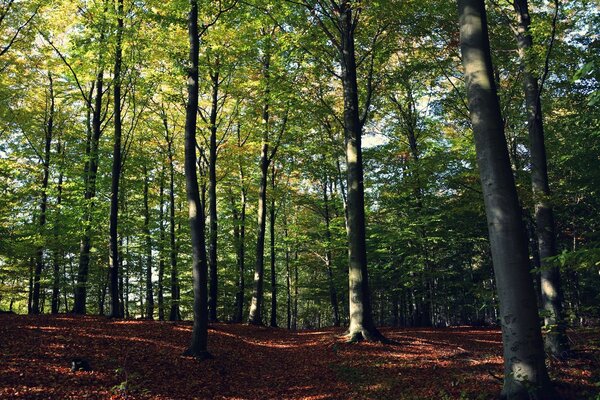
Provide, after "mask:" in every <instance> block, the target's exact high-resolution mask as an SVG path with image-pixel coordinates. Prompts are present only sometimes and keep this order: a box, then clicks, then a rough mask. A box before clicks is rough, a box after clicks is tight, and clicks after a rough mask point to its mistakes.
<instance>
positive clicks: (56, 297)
mask: <svg viewBox="0 0 600 400" xmlns="http://www.w3.org/2000/svg"><path fill="white" fill-rule="evenodd" d="M56 155H57V156H59V157H61V159H62V160H64V148H63V145H62V143H61V141H60V140H59V141H58V143H57V144H56ZM61 163H62V162H61ZM59 168H60V171H59V173H58V184H57V185H56V191H57V196H56V208H57V210H58V215H57V221H56V222H55V223H54V241H55V248H54V251H53V253H54V254H53V258H54V260H53V269H54V271H53V278H52V314H58V311H59V308H60V264H61V263H60V258H61V245H60V244H59V224H60V222H59V221H61V207H62V190H63V180H64V173H63V168H62V165H61V166H60V167H59ZM65 310H67V307H66V302H65Z"/></svg>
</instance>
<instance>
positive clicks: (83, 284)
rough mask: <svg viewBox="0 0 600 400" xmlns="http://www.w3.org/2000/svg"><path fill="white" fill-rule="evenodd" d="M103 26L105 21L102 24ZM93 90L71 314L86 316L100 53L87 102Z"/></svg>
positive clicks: (101, 79)
mask: <svg viewBox="0 0 600 400" xmlns="http://www.w3.org/2000/svg"><path fill="white" fill-rule="evenodd" d="M103 11H104V12H103V15H102V18H105V15H106V13H107V11H108V1H105V2H104V10H103ZM103 22H105V21H104V20H103ZM105 29H106V28H105V26H104V25H103V26H102V28H101V29H100V34H99V37H98V43H99V44H103V43H104V38H105ZM94 87H95V88H96V96H95V97H94V105H93V107H92V105H91V104H89V105H88V112H89V111H90V109H91V112H92V127H91V132H90V129H89V123H88V140H87V145H86V161H85V165H84V171H83V183H84V188H85V189H84V190H85V192H84V201H85V204H84V207H85V212H84V221H83V234H82V237H81V241H80V246H79V266H78V269H77V284H76V285H75V299H74V305H73V312H74V313H75V314H85V313H86V301H87V280H88V275H89V267H90V249H91V247H92V240H91V232H90V231H91V225H92V219H93V215H92V210H93V208H94V202H93V199H94V198H95V197H96V177H97V175H98V161H99V153H98V147H99V143H100V136H101V134H102V97H103V95H104V58H103V54H102V50H100V51H99V53H98V73H97V75H96V81H95V83H94V85H93V87H92V91H91V92H90V99H91V97H92V94H93V88H94ZM90 103H91V101H90ZM88 121H89V120H88Z"/></svg>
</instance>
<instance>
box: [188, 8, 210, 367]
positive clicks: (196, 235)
mask: <svg viewBox="0 0 600 400" xmlns="http://www.w3.org/2000/svg"><path fill="white" fill-rule="evenodd" d="M188 38H189V42H190V52H189V61H190V66H189V68H188V71H187V83H188V85H187V86H188V87H187V90H188V99H187V104H186V109H185V141H184V146H185V161H184V169H185V187H186V195H187V202H188V212H189V214H188V215H189V222H190V228H191V239H192V253H193V255H192V281H193V288H194V306H193V311H194V325H193V328H192V338H191V342H190V346H189V347H188V348H187V350H186V351H185V352H184V354H185V355H189V356H193V357H196V358H198V359H206V358H210V357H211V355H210V353H209V352H208V349H207V345H208V292H207V287H206V285H207V275H208V264H207V260H206V237H205V233H204V207H203V205H202V204H201V202H200V191H199V188H198V173H197V171H196V160H197V157H196V123H197V114H198V57H199V50H200V38H199V34H198V0H190V11H189V14H188Z"/></svg>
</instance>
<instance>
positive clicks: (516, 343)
mask: <svg viewBox="0 0 600 400" xmlns="http://www.w3.org/2000/svg"><path fill="white" fill-rule="evenodd" d="M458 10H459V24H460V46H461V53H462V62H463V66H464V69H465V80H466V86H467V97H468V101H469V111H470V114H471V122H472V125H473V132H474V134H475V148H476V153H477V163H478V166H479V175H480V179H481V185H482V189H483V197H484V202H485V209H486V217H487V222H488V230H489V237H490V246H491V252H492V260H493V264H494V275H495V278H496V287H497V290H498V298H499V303H500V315H499V319H500V322H501V325H502V338H503V348H504V385H503V388H502V393H501V396H502V398H504V399H532V398H533V399H555V398H558V396H557V394H556V392H555V391H554V389H553V387H552V384H551V382H550V379H549V377H548V373H547V371H546V365H545V363H544V348H543V342H542V336H541V330H540V325H539V322H538V310H537V305H536V298H535V292H534V289H533V280H532V278H531V275H530V274H529V268H528V265H529V259H528V258H529V257H528V251H527V238H526V237H525V231H524V227H523V222H522V220H521V208H520V205H519V200H518V197H517V191H516V187H515V182H514V177H513V174H512V170H511V166H510V159H509V155H508V149H507V146H506V137H505V135H504V124H503V120H502V115H501V112H500V103H499V100H498V96H497V90H496V83H495V82H494V77H493V67H492V59H491V54H490V45H489V37H488V30H487V29H488V28H487V17H486V11H485V2H484V0H459V1H458Z"/></svg>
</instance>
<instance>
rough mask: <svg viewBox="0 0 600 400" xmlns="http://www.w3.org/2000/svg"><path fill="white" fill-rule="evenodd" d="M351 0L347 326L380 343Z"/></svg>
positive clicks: (345, 4)
mask: <svg viewBox="0 0 600 400" xmlns="http://www.w3.org/2000/svg"><path fill="white" fill-rule="evenodd" d="M352 7H353V6H352V3H351V2H350V1H342V4H341V5H340V16H339V28H340V32H341V36H340V45H341V48H340V62H341V68H342V86H343V89H344V128H345V129H344V130H345V143H346V165H347V171H346V174H347V178H346V181H347V184H346V187H347V190H348V194H347V196H348V199H347V205H348V226H347V230H348V258H349V274H348V275H349V297H350V327H349V328H348V333H347V338H348V340H349V341H358V340H362V339H366V340H383V339H384V338H383V335H381V333H379V331H378V330H377V328H375V323H374V322H373V315H372V310H371V294H370V292H369V281H368V273H367V248H366V233H365V198H364V184H363V162H362V149H361V135H362V123H361V120H360V117H359V102H358V83H357V78H356V55H355V50H354V29H355V27H356V26H355V23H356V21H355V20H354V16H353V12H352V11H353V10H352Z"/></svg>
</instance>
